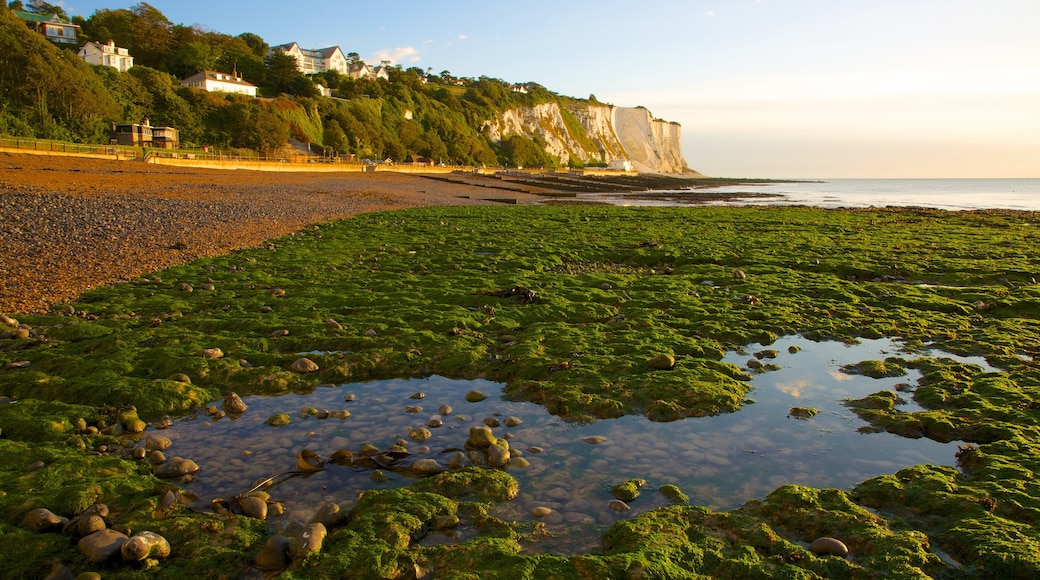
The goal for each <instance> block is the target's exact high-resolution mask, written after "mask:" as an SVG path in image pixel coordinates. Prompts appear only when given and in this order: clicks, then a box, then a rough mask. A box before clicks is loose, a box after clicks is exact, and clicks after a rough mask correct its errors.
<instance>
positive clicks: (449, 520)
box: [433, 514, 459, 530]
mask: <svg viewBox="0 0 1040 580" xmlns="http://www.w3.org/2000/svg"><path fill="white" fill-rule="evenodd" d="M457 527H459V516H457V515H455V514H448V515H444V516H437V517H435V518H433V529H435V530H450V529H452V528H457Z"/></svg>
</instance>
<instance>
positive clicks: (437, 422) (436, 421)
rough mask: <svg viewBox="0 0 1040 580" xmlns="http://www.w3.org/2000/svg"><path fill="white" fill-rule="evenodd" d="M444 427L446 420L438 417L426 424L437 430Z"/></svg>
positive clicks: (432, 418) (435, 416) (431, 418)
mask: <svg viewBox="0 0 1040 580" xmlns="http://www.w3.org/2000/svg"><path fill="white" fill-rule="evenodd" d="M443 425H444V419H441V418H440V417H438V416H437V415H434V416H433V417H430V420H429V421H427V422H426V426H427V427H429V428H430V429H437V428H439V427H442V426H443Z"/></svg>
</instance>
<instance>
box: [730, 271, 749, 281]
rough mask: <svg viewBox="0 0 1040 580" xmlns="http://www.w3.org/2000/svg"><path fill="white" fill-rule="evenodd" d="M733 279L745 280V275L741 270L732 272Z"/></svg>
mask: <svg viewBox="0 0 1040 580" xmlns="http://www.w3.org/2000/svg"><path fill="white" fill-rule="evenodd" d="M733 278H734V279H736V280H744V279H746V278H747V274H746V273H745V272H744V271H743V270H733Z"/></svg>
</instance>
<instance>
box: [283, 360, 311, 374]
mask: <svg viewBox="0 0 1040 580" xmlns="http://www.w3.org/2000/svg"><path fill="white" fill-rule="evenodd" d="M289 370H291V371H294V372H297V373H313V372H314V371H316V370H318V364H317V363H315V362H314V361H312V360H311V359H309V358H307V357H301V358H298V359H296V360H295V361H293V363H292V364H291V365H289Z"/></svg>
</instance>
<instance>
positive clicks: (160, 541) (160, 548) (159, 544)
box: [119, 532, 170, 562]
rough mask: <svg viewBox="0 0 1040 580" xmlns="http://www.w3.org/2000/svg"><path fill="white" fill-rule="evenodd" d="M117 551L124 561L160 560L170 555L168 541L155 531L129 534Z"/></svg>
mask: <svg viewBox="0 0 1040 580" xmlns="http://www.w3.org/2000/svg"><path fill="white" fill-rule="evenodd" d="M119 551H120V552H121V553H122V554H123V560H124V561H126V562H141V561H144V560H146V559H148V558H153V559H155V560H162V559H163V558H166V557H168V556H169V555H170V542H168V541H166V538H164V537H162V536H160V535H159V534H157V533H155V532H139V533H137V534H134V535H133V536H130V538H129V539H128V540H127V541H126V542H124V543H123V546H122V547H121V548H120V550H119Z"/></svg>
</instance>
